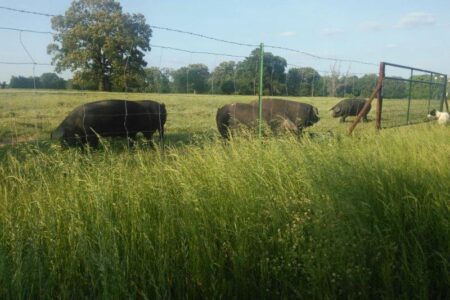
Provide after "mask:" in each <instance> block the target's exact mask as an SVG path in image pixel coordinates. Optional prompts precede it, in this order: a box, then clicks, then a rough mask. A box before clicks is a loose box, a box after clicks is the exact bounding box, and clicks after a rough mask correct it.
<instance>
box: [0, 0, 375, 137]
mask: <svg viewBox="0 0 450 300" xmlns="http://www.w3.org/2000/svg"><path fill="white" fill-rule="evenodd" d="M0 9H3V10H7V11H11V12H15V13H20V14H32V15H37V16H43V17H54V16H56V15H55V14H50V13H44V12H34V11H28V10H21V9H14V8H10V7H5V6H0ZM151 29H152V30H156V31H161V32H171V33H175V34H180V35H183V36H187V37H192V38H196V39H205V40H209V41H214V42H217V43H219V44H229V45H233V46H236V47H240V48H245V49H249V50H254V49H256V48H259V46H260V45H257V44H251V43H242V42H236V41H230V40H226V39H221V38H217V37H213V36H209V35H204V34H200V33H195V32H190V31H185V30H180V29H174V28H169V27H163V26H157V25H151ZM1 31H12V32H17V33H18V38H19V42H20V45H21V47H22V49H23V50H24V52H25V54H26V57H27V58H28V61H16V62H12V61H5V59H2V60H0V65H2V64H3V65H18V66H19V65H21V66H30V67H31V68H32V74H33V90H34V91H35V92H36V91H37V89H38V86H37V84H36V67H43V68H47V69H49V68H51V67H53V65H52V64H51V63H47V62H38V61H36V60H35V59H34V57H33V56H32V55H31V53H30V51H29V50H28V48H27V47H26V45H25V43H24V41H23V36H22V34H23V33H29V34H36V35H53V34H54V33H53V32H51V31H39V30H31V29H23V28H14V27H1V26H0V32H1ZM150 47H151V48H152V49H153V52H152V53H153V54H154V53H155V49H158V50H159V56H158V57H157V58H156V59H155V60H154V61H153V64H152V65H153V66H154V67H153V68H152V69H151V73H152V74H151V75H152V76H151V77H152V82H151V84H149V82H146V85H145V86H144V87H141V88H138V89H133V88H131V87H130V86H129V84H128V80H127V71H128V60H129V56H128V57H127V58H126V60H125V67H124V74H123V89H122V91H123V92H124V95H123V98H125V99H126V100H131V98H133V99H134V98H135V97H134V96H133V97H131V94H130V93H131V92H136V91H140V92H153V93H157V94H158V95H160V96H161V95H163V94H165V93H167V92H177V93H183V94H186V95H187V96H189V95H193V97H195V96H194V95H195V94H197V93H199V92H200V93H203V94H210V95H214V94H234V95H239V94H248V91H244V90H243V89H242V84H241V83H240V82H239V79H240V76H241V73H242V72H243V71H244V70H242V68H241V63H242V62H243V61H244V60H246V59H247V58H248V57H249V56H248V55H247V56H246V55H239V54H233V53H224V52H222V51H217V52H216V51H211V50H193V49H185V48H180V47H174V46H171V45H161V44H157V43H150ZM264 47H265V49H267V50H269V51H271V52H274V55H280V53H283V54H289V55H290V58H289V63H287V64H286V66H285V68H286V72H285V74H284V82H283V79H281V81H282V82H281V83H280V82H276V81H277V79H275V78H274V75H275V65H274V63H273V62H272V65H271V66H270V65H269V66H267V68H266V70H269V71H270V74H269V75H268V76H269V79H268V82H269V90H268V91H265V95H267V96H287V97H291V96H300V97H336V96H337V97H358V96H360V97H367V96H368V95H367V94H370V92H371V90H370V88H369V90H366V91H364V93H362V92H361V91H358V89H357V88H356V86H357V83H358V80H359V79H360V78H362V77H364V76H369V78H368V80H371V81H372V83H371V87H372V88H374V87H375V86H376V81H377V75H375V74H376V67H377V66H378V64H377V63H373V62H369V61H363V60H357V59H347V58H338V57H328V56H324V55H318V54H315V53H310V52H307V51H302V50H298V49H293V48H289V47H282V46H277V45H270V44H268V45H265V46H264ZM172 51H174V52H178V53H185V54H188V55H189V58H188V59H186V60H184V61H174V60H172V59H170V56H169V55H166V53H169V52H172ZM275 51H276V52H275ZM166 56H167V58H166ZM198 57H201V58H202V59H200V60H197V58H198ZM205 57H212V58H213V62H212V63H210V66H212V67H214V68H217V67H218V64H217V63H218V62H219V61H220V59H228V60H229V61H231V62H233V67H232V69H231V76H228V77H231V78H232V79H229V78H225V77H226V76H227V75H226V74H217V72H215V69H214V70H211V72H210V73H209V78H208V80H209V84H210V86H209V87H208V88H207V89H206V91H203V90H202V91H199V90H198V89H196V88H195V87H194V85H193V79H192V78H191V82H190V81H189V80H190V74H193V72H194V71H196V69H195V68H196V64H198V63H201V62H202V61H203V62H204V61H205ZM264 59H265V58H264ZM186 61H187V62H188V63H186ZM319 62H320V63H319ZM258 64H259V61H258V60H255V70H254V72H252V73H253V74H252V77H253V78H252V80H251V91H252V93H250V94H252V95H253V96H256V95H257V94H258V93H257V86H258ZM165 65H167V66H170V67H165ZM175 65H177V66H180V69H182V68H185V73H186V74H185V79H184V80H185V81H186V82H185V87H186V88H185V90H183V89H178V88H177V89H169V90H168V89H167V88H166V87H165V86H164V84H167V82H165V81H166V80H169V81H170V80H171V82H170V83H173V80H174V78H173V73H170V72H171V71H172V68H173V66H175ZM355 65H357V66H359V69H364V72H354V71H352V69H353V68H354V66H355ZM324 66H325V67H324ZM326 66H328V67H329V70H325V69H326ZM313 67H315V68H313ZM180 69H179V70H180ZM310 69H312V71H311V70H310ZM291 70H293V71H292V72H290V71H291ZM343 70H344V71H343ZM207 72H209V70H207ZM295 72H297V74H298V75H299V77H300V82H299V83H298V82H297V83H298V84H299V85H300V86H298V87H296V88H298V89H299V90H300V91H296V90H295V89H293V88H292V87H291V86H289V82H290V81H289V80H291V79H292V78H289V76H293V75H295ZM291 73H292V75H290V74H291ZM191 77H192V76H191ZM278 80H279V79H278ZM146 81H148V78H146ZM223 82H227V84H228V85H229V89H228V90H227V92H226V93H225V92H224V90H223V89H224V88H223V84H222V86H221V83H223ZM275 83H277V84H280V86H279V87H277V88H274V86H275ZM80 88H81V89H82V90H83V89H84V88H83V85H81V86H80ZM230 91H231V92H230ZM34 97H37V96H34ZM72 108H73V107H72ZM126 109H127V108H126V107H125V110H126ZM184 113H185V114H191V112H183V111H180V110H173V111H172V110H171V111H169V114H170V115H172V114H184ZM215 113H216V110H215V108H214V109H211V110H210V111H209V110H208V112H207V115H208V116H211V115H212V116H213V115H214V114H215ZM158 115H159V118H160V117H161V112H160V111H159V112H158ZM63 116H64V115H61V116H59V118H60V120H61V119H62V118H63ZM127 116H128V114H127ZM42 118H43V117H42V114H41V119H42ZM55 122H57V121H56V120H53V121H51V122H48V123H51V124H52V126H54V125H55ZM48 123H47V124H46V125H48ZM125 123H126V118H125V120H124V126H125V128H126V124H125ZM160 124H161V123H160ZM15 126H16V125H15ZM39 127H40V128H42V127H44V125H40V126H37V125H36V126H35V128H39ZM15 128H16V127H15ZM126 131H127V132H126V135H127V137H129V133H128V130H127V129H126ZM15 134H16V136H15V140H16V141H19V140H20V138H19V136H18V134H19V135H20V133H18V131H17V129H16V130H15ZM45 134H48V132H46V133H45ZM45 134H41V133H35V134H34V135H32V136H33V137H34V138H36V139H43V138H44V136H45ZM10 135H12V134H11V133H10ZM3 136H5V137H6V136H8V133H5V134H3ZM5 137H2V138H3V140H4V141H5V140H6V138H5ZM11 140H12V139H11ZM0 143H2V142H1V141H0Z"/></svg>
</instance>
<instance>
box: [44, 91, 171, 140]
mask: <svg viewBox="0 0 450 300" xmlns="http://www.w3.org/2000/svg"><path fill="white" fill-rule="evenodd" d="M166 119H167V111H166V108H165V105H164V104H160V103H158V102H155V101H152V100H142V101H128V100H102V101H97V102H91V103H87V104H83V105H81V106H79V107H77V108H75V109H74V110H73V111H72V112H70V113H69V115H68V116H67V117H66V118H65V119H64V121H63V122H62V123H61V124H60V125H59V126H58V127H57V128H56V129H55V131H53V132H52V134H51V138H52V139H60V140H62V142H64V143H65V144H67V145H69V146H76V145H86V144H88V145H90V146H93V147H95V146H97V145H98V142H99V139H98V136H101V137H128V138H130V139H131V141H134V140H135V139H136V135H137V133H139V132H141V133H142V134H143V135H144V136H145V138H146V139H147V140H148V141H151V139H152V136H153V134H154V133H155V132H156V131H158V132H159V137H160V139H162V138H163V137H164V124H165V122H166Z"/></svg>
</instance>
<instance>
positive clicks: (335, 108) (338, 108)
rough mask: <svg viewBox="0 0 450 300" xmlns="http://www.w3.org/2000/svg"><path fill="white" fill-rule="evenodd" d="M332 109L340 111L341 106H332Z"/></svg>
mask: <svg viewBox="0 0 450 300" xmlns="http://www.w3.org/2000/svg"><path fill="white" fill-rule="evenodd" d="M333 110H334V111H335V112H337V113H338V112H340V111H341V108H340V107H339V106H335V107H334V108H333Z"/></svg>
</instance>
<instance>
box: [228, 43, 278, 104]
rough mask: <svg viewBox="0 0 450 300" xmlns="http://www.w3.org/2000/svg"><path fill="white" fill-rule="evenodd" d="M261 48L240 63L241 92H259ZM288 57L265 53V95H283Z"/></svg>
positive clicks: (238, 79)
mask: <svg viewBox="0 0 450 300" xmlns="http://www.w3.org/2000/svg"><path fill="white" fill-rule="evenodd" d="M259 62H260V58H259V49H255V50H253V51H252V52H251V54H250V56H249V57H247V58H245V59H244V60H243V61H242V62H240V63H238V65H237V70H236V85H237V90H238V92H239V94H246V95H248V94H257V92H258V89H259V76H258V74H259ZM286 66H287V62H286V59H284V58H283V57H280V56H275V55H273V54H272V53H270V52H266V53H264V70H263V92H264V94H265V95H283V94H285V91H286V73H285V72H284V71H285V69H286Z"/></svg>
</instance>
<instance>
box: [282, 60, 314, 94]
mask: <svg viewBox="0 0 450 300" xmlns="http://www.w3.org/2000/svg"><path fill="white" fill-rule="evenodd" d="M286 85H287V91H288V95H290V96H314V95H316V96H317V95H319V94H320V93H319V91H322V81H321V76H320V75H319V73H318V72H317V71H316V70H314V69H313V68H309V67H307V68H292V69H289V71H288V74H287V79H286Z"/></svg>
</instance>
